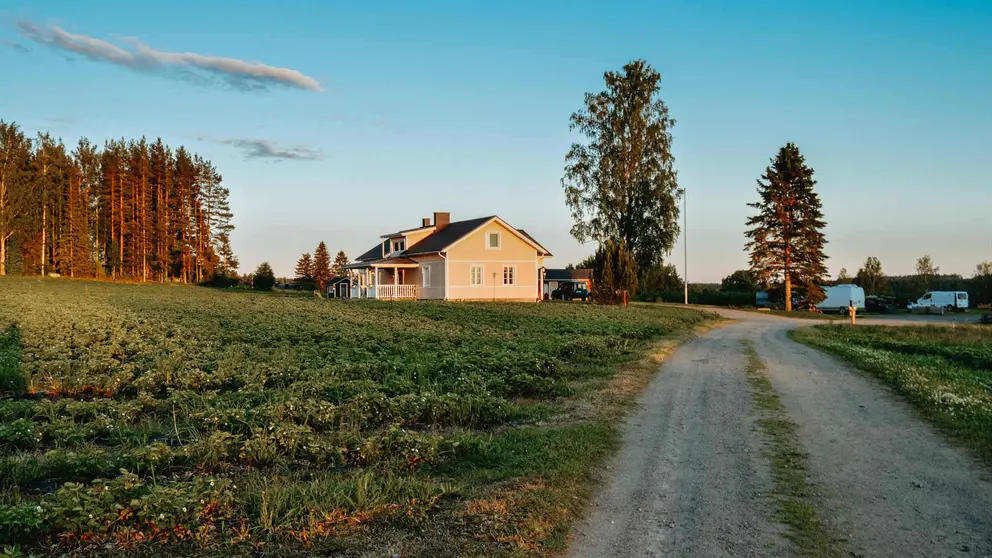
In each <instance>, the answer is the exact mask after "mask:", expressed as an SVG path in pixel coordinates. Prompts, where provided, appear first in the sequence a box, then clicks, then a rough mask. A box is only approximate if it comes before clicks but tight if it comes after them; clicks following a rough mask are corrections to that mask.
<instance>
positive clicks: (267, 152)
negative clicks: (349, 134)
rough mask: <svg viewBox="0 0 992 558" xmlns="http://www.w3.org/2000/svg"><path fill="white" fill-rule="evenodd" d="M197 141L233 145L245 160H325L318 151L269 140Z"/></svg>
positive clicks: (200, 137)
mask: <svg viewBox="0 0 992 558" xmlns="http://www.w3.org/2000/svg"><path fill="white" fill-rule="evenodd" d="M196 139H198V140H200V141H209V142H212V143H220V144H223V145H233V146H234V147H237V148H238V149H240V150H241V152H242V153H243V154H244V156H245V159H272V160H276V161H281V160H299V161H319V160H320V159H323V158H324V154H323V153H321V152H320V151H318V150H315V149H310V148H308V147H306V146H302V145H296V146H293V147H280V146H277V145H276V144H275V143H274V142H273V141H271V140H267V139H247V138H211V137H207V136H198V137H197V138H196Z"/></svg>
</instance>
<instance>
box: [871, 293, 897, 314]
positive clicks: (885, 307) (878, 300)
mask: <svg viewBox="0 0 992 558" xmlns="http://www.w3.org/2000/svg"><path fill="white" fill-rule="evenodd" d="M896 308H898V305H897V304H896V300H895V299H894V298H892V297H891V296H874V295H873V296H866V297H865V310H867V311H868V312H874V313H876V314H888V313H889V312H894V311H895V310H896Z"/></svg>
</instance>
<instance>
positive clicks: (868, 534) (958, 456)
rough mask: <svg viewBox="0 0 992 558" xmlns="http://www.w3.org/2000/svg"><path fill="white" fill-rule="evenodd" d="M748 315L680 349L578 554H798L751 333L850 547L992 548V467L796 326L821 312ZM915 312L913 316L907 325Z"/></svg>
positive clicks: (848, 550)
mask: <svg viewBox="0 0 992 558" xmlns="http://www.w3.org/2000/svg"><path fill="white" fill-rule="evenodd" d="M722 313H723V314H724V315H725V316H726V317H729V318H733V319H735V320H736V321H735V322H733V323H731V324H729V325H725V326H723V327H720V328H717V329H714V330H712V331H710V332H709V333H707V334H705V335H704V336H702V337H700V338H699V339H697V340H695V341H693V342H691V343H688V344H686V345H684V346H682V347H681V348H679V349H678V350H677V351H676V352H675V353H673V354H672V355H671V356H670V357H669V358H668V359H667V360H666V363H665V366H664V369H663V371H662V373H661V374H659V375H658V376H657V377H656V378H655V379H654V380H653V381H652V383H651V385H650V386H649V387H648V389H647V391H646V392H645V394H644V395H643V398H642V401H641V404H640V407H639V410H638V411H637V412H636V413H635V414H634V415H633V416H632V417H631V419H630V421H629V422H628V424H627V427H626V430H625V434H624V449H623V450H622V451H621V452H620V453H619V454H618V455H617V457H616V458H615V459H614V460H613V461H612V462H611V463H610V464H609V468H608V469H607V470H606V471H605V474H606V475H607V478H608V479H609V480H608V482H607V483H606V485H605V487H604V489H603V491H602V492H601V493H600V494H599V496H598V497H597V498H596V500H595V501H594V503H593V506H592V507H591V509H590V512H589V514H588V516H587V518H586V519H585V520H584V521H583V522H581V523H580V524H579V525H578V526H577V527H576V529H575V531H574V539H573V543H572V552H571V555H572V556H576V557H583V558H584V557H599V556H789V555H793V554H794V550H793V548H792V547H791V543H790V542H789V541H788V540H787V539H786V538H785V537H784V536H783V534H784V532H785V531H784V528H783V527H781V526H780V525H778V524H776V523H775V522H774V521H772V520H771V519H770V518H771V513H772V512H771V505H772V504H771V502H770V500H769V498H768V496H767V495H768V493H769V490H770V488H771V478H770V472H769V466H768V463H767V461H766V459H765V458H764V457H762V455H761V447H762V442H763V440H762V435H761V433H760V432H759V431H757V430H756V429H755V428H753V426H752V425H753V420H754V416H753V413H752V408H751V397H750V394H749V391H748V386H747V382H746V375H745V363H746V356H745V354H744V352H743V349H742V346H741V343H740V341H741V340H742V339H751V340H752V341H753V342H754V345H755V347H756V348H757V350H758V354H759V355H760V356H761V358H762V360H763V361H764V363H765V365H766V367H767V370H766V373H767V375H768V376H769V378H770V380H771V382H772V384H773V386H774V387H775V389H776V390H777V391H778V392H779V394H780V396H781V399H782V403H783V404H784V405H785V407H786V410H787V411H788V412H789V415H790V416H791V418H792V419H793V420H794V421H795V422H796V423H797V424H798V426H799V429H798V435H799V438H800V442H801V443H802V445H803V447H804V449H805V450H806V451H807V452H808V453H809V455H810V460H809V474H810V479H809V480H810V483H811V485H812V486H813V487H815V489H816V491H817V493H818V494H819V495H818V497H817V504H816V505H817V508H818V509H817V511H818V513H819V516H820V518H821V519H822V520H823V522H824V524H825V525H826V528H827V530H828V531H829V532H830V534H832V535H834V536H836V537H838V539H839V543H838V549H837V550H839V551H840V552H841V553H842V554H847V555H851V556H992V471H990V470H989V469H988V468H987V467H985V466H983V465H981V464H978V463H977V462H975V461H974V460H973V459H971V458H970V457H969V456H967V455H966V454H965V452H964V451H962V450H959V449H958V448H956V447H953V446H951V445H950V444H949V443H948V442H946V441H945V440H944V439H943V438H942V437H941V436H940V435H939V434H938V433H937V432H935V431H934V429H933V428H931V427H930V426H929V425H927V424H925V423H924V422H922V420H920V419H918V418H917V417H916V416H915V415H914V413H913V411H912V409H911V408H910V407H909V406H908V405H907V404H906V403H904V402H902V401H901V400H900V399H899V398H898V397H897V396H895V395H894V394H892V393H891V392H890V391H889V390H888V389H887V388H886V387H885V386H883V385H881V384H879V383H878V382H876V381H874V380H872V379H870V378H867V377H865V376H863V375H861V374H860V373H859V372H857V371H853V370H851V369H849V368H848V367H846V366H844V365H843V364H841V363H840V362H839V361H837V360H835V359H833V358H831V357H828V356H826V355H823V354H821V353H819V352H817V351H815V350H813V349H810V348H807V347H805V346H803V345H799V344H796V343H794V342H792V341H791V340H789V339H788V338H787V337H786V332H787V331H788V330H789V329H792V328H795V327H801V326H804V325H810V323H809V321H800V320H790V319H785V318H778V317H773V316H762V315H760V314H754V313H746V312H734V311H729V310H724V311H722ZM904 323H905V322H904Z"/></svg>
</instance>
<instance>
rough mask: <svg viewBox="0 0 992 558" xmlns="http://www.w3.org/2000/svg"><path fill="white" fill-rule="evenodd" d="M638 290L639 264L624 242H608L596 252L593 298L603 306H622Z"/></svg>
mask: <svg viewBox="0 0 992 558" xmlns="http://www.w3.org/2000/svg"><path fill="white" fill-rule="evenodd" d="M636 290H637V263H636V262H635V261H634V256H633V254H632V253H631V252H630V251H629V250H627V246H626V244H624V242H623V241H615V240H608V241H607V242H606V243H605V244H603V245H601V246H600V247H599V249H598V250H597V251H596V254H595V256H594V262H593V277H592V297H593V300H595V301H597V302H600V303H602V304H620V303H621V302H623V300H624V293H625V292H626V296H627V299H628V300H629V299H630V297H632V296H634V292H635V291H636Z"/></svg>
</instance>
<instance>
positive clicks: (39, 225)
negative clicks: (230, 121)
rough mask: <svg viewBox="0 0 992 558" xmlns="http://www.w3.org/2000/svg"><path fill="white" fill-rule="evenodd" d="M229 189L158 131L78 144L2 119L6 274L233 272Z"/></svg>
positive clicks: (156, 276) (201, 275) (0, 262)
mask: <svg viewBox="0 0 992 558" xmlns="http://www.w3.org/2000/svg"><path fill="white" fill-rule="evenodd" d="M231 218H232V214H231V210H230V206H229V205H228V190H227V188H224V187H222V186H221V175H220V174H219V173H218V172H217V169H216V168H214V166H213V165H212V164H211V163H210V161H208V160H206V159H204V158H202V157H200V156H199V155H196V154H193V153H190V152H189V151H187V150H186V149H185V148H183V147H181V146H180V147H179V148H177V149H172V148H170V147H169V146H167V145H165V144H164V143H163V142H162V140H161V139H158V140H156V141H155V142H154V143H148V142H147V141H146V140H145V139H144V138H142V139H140V140H128V141H125V140H124V139H120V140H110V141H107V142H106V143H105V144H104V146H103V148H102V149H100V148H98V147H97V146H96V145H94V144H92V143H90V142H89V140H87V139H85V138H84V139H80V140H79V143H78V144H77V145H76V147H75V149H73V150H72V151H71V152H69V151H68V150H67V148H66V147H65V146H64V145H63V144H62V142H61V140H57V139H54V138H52V136H50V135H49V134H47V133H43V134H38V136H37V138H34V139H33V140H32V139H31V138H28V137H26V136H25V135H24V133H23V132H22V131H21V130H20V129H19V128H18V126H17V124H15V123H9V124H8V123H4V122H3V121H2V120H0V274H5V273H22V274H28V275H37V274H42V275H43V274H50V273H58V274H61V275H63V276H70V277H96V278H104V277H109V278H115V279H129V280H137V281H169V280H178V281H183V282H207V281H211V280H213V279H214V278H215V277H226V276H229V275H233V274H234V271H235V270H236V269H237V266H238V263H237V260H236V259H235V256H234V254H233V252H232V251H231V243H230V233H231V231H232V230H233V229H234V227H233V225H231Z"/></svg>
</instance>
